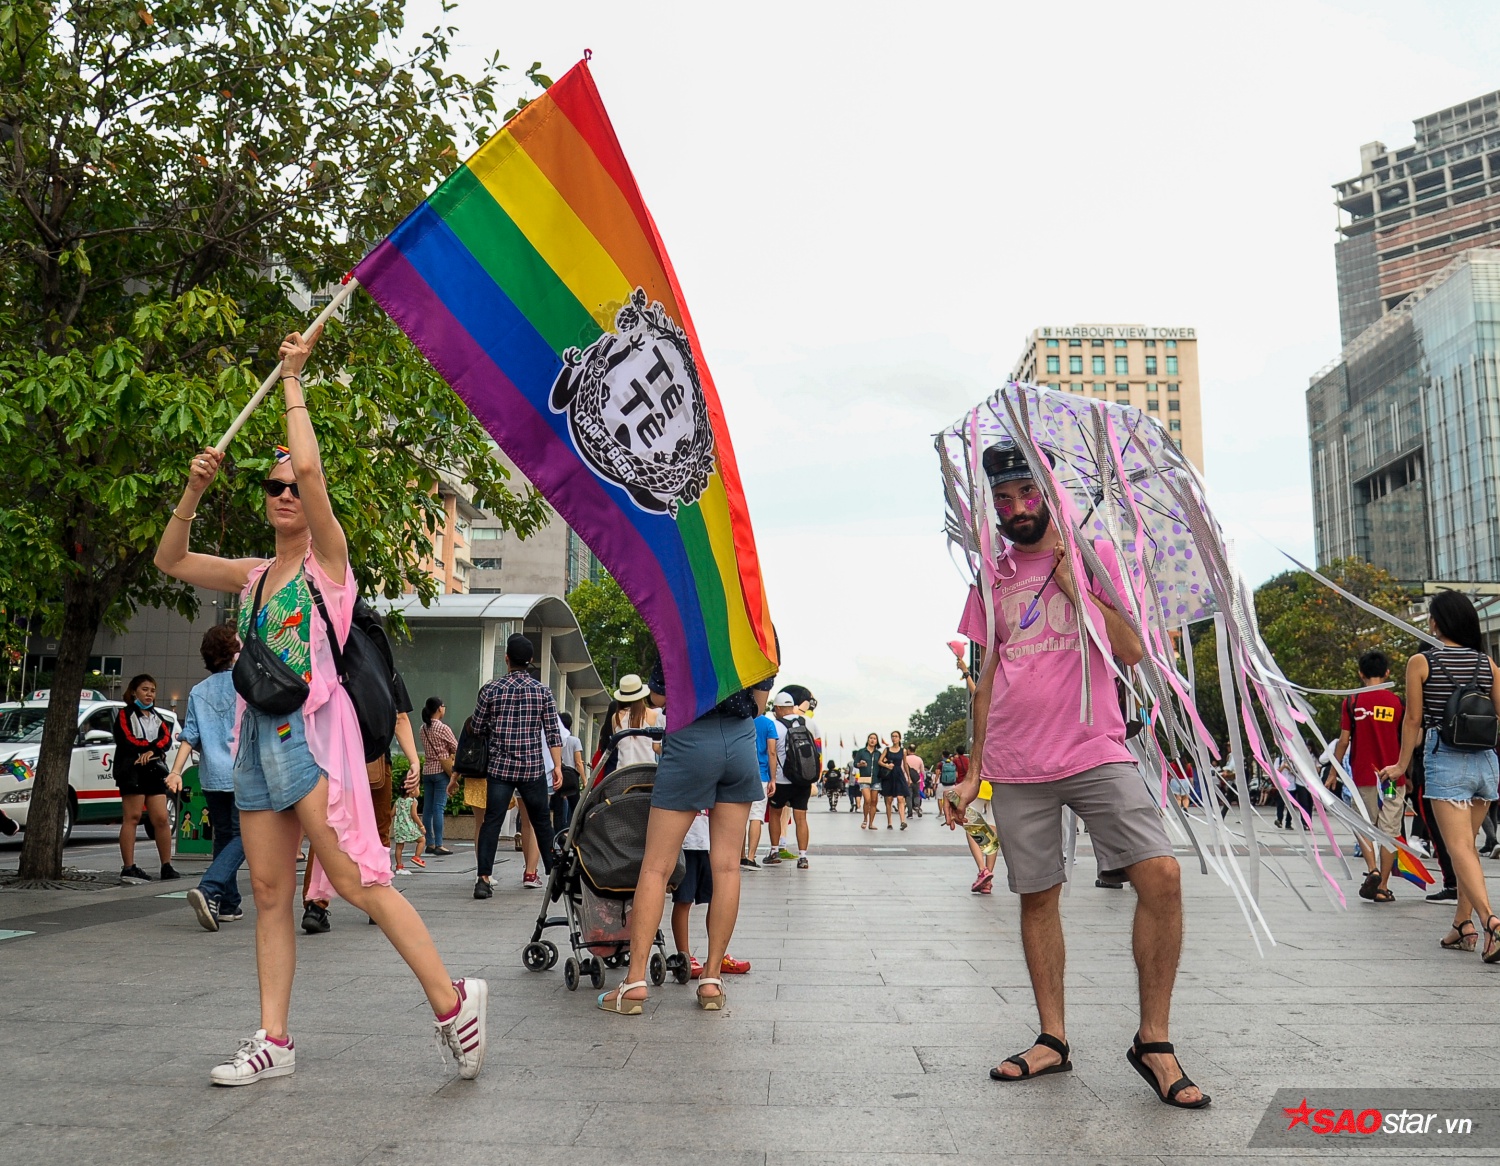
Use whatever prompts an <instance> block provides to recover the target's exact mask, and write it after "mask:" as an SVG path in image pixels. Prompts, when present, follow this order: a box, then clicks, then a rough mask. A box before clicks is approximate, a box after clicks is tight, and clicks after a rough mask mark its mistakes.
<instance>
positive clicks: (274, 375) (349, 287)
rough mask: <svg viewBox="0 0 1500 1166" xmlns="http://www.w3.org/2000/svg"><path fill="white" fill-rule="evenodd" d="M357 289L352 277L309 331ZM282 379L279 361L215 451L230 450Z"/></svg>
mask: <svg viewBox="0 0 1500 1166" xmlns="http://www.w3.org/2000/svg"><path fill="white" fill-rule="evenodd" d="M357 287H359V280H357V279H355V278H354V277H353V276H352V275H351V276H350V277H349V280H348V282H347V283H345V284H344V285H343V287H341V288H339V290H338V291H336V292H334V293H333V298H332V299H331V300H329V301H328V303H327V304H326V305H325V306H324V308H323V310H322V311H321V312H319V313H318V318H317V319H316V320H314V321H313V322H312V323H311V324H310V325H309V326H308V329H307V331H308V332H316V331H317V330H318V329H319V328H321V327H322V326H323V325H324V324H326V323H327V322H328V317H329V316H331V315H333V313H334V312H335V311H337V310H338V307H339V305H340V304H342V303H343V302H344V301H345V300H347V299H348V298H349V297H350V296H352V295H353V294H354V290H355V289H356V288H357ZM280 377H281V361H279V360H278V361H277V362H276V367H275V368H273V369H272V370H271V375H270V376H268V377H267V378H266V379H265V380H263V381H261V383H260V388H259V389H257V390H256V392H255V396H253V397H251V398H250V400H248V401H246V402H245V407H244V408H243V409H241V410H240V415H239V416H238V417H236V418H235V419H234V421H233V422H232V423H231V424H230V426H229V428H228V429H227V430H225V431H224V436H223V437H221V438H219V440H218V442H217V444H215V445H214V449H216V450H218V451H219V452H220V453H223V452H224V451H225V450H226V449H228V448H229V443H230V442H231V441H233V440H234V435H235V434H236V433H238V432H239V431H240V430H241V429H242V428H244V425H245V422H246V421H248V420H250V414H252V413H254V412H255V409H256V406H258V405H259V404H260V403H261V402H262V401H264V400H265V399H266V394H267V393H269V392H270V391H271V386H272V385H274V384H275V383H276V382H277V380H279V379H280Z"/></svg>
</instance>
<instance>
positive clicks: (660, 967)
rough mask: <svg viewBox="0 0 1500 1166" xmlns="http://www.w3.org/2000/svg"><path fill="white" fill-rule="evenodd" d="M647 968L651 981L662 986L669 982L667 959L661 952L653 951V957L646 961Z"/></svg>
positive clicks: (657, 985)
mask: <svg viewBox="0 0 1500 1166" xmlns="http://www.w3.org/2000/svg"><path fill="white" fill-rule="evenodd" d="M646 970H647V971H648V972H649V973H650V976H651V983H652V984H653V985H655V986H656V987H658V988H660V987H661V986H662V985H663V984H665V983H666V982H667V961H666V959H665V958H663V956H662V954H661V952H659V951H653V952H652V953H651V958H650V959H649V960H647V961H646Z"/></svg>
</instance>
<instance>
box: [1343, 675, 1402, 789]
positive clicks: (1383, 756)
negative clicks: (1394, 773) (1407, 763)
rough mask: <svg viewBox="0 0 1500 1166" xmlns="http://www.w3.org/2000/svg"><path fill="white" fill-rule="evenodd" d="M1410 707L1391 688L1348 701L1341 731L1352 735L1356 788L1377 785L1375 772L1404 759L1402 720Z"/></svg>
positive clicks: (1351, 760) (1345, 703)
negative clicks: (1402, 753) (1402, 756)
mask: <svg viewBox="0 0 1500 1166" xmlns="http://www.w3.org/2000/svg"><path fill="white" fill-rule="evenodd" d="M1405 715H1406V706H1405V705H1403V704H1402V703H1401V698H1400V697H1399V696H1397V695H1396V694H1395V693H1393V692H1392V691H1391V690H1390V689H1389V688H1380V689H1375V690H1373V691H1366V692H1360V693H1356V694H1355V695H1354V696H1349V697H1345V698H1344V703H1343V704H1342V705H1341V706H1340V709H1339V728H1340V729H1341V730H1343V731H1344V732H1346V733H1348V734H1349V769H1350V771H1351V772H1352V773H1353V774H1354V784H1355V785H1363V786H1368V785H1374V784H1375V782H1376V777H1375V771H1376V770H1377V769H1381V768H1384V767H1385V766H1387V765H1394V764H1396V762H1397V761H1398V760H1400V757H1401V718H1402V717H1404V716H1405Z"/></svg>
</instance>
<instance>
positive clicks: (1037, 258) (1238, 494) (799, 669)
mask: <svg viewBox="0 0 1500 1166" xmlns="http://www.w3.org/2000/svg"><path fill="white" fill-rule="evenodd" d="M410 12H411V15H412V19H413V22H414V24H415V25H416V26H425V25H429V24H432V23H436V22H439V21H444V22H447V23H453V24H456V25H458V27H459V33H458V35H457V36H456V38H455V40H456V42H457V43H458V44H459V45H460V46H461V47H460V50H459V55H458V63H459V64H460V65H472V63H473V62H475V61H477V60H478V59H479V58H480V57H482V56H488V55H489V54H490V53H493V52H497V51H498V52H499V54H500V56H501V59H502V60H505V61H506V62H508V63H510V64H512V65H513V66H515V67H516V68H517V69H520V68H523V67H524V66H525V65H527V64H529V63H530V62H531V61H533V60H540V61H541V62H543V64H544V67H545V68H546V70H547V71H549V72H551V73H552V74H553V75H554V76H556V75H559V74H561V73H562V72H564V71H565V70H566V69H567V68H568V67H570V66H571V65H572V64H573V63H574V62H575V61H576V60H577V59H578V58H579V57H580V56H581V55H582V52H583V50H584V48H585V47H587V48H591V49H592V50H593V52H594V57H593V61H592V62H591V67H592V69H593V72H594V76H595V78H596V80H597V82H598V85H599V89H600V91H601V93H602V95H603V98H604V102H605V104H606V106H607V107H608V109H609V112H610V116H611V117H612V119H613V121H614V124H615V128H616V131H617V132H618V134H619V137H620V139H621V142H622V144H623V146H624V150H625V154H626V156H627V157H628V158H629V160H630V163H631V166H632V168H633V169H634V171H635V175H636V179H637V181H638V182H639V184H640V186H641V189H642V191H643V193H644V196H645V199H646V203H647V205H648V206H650V207H651V209H652V212H653V214H654V215H655V217H656V221H657V223H658V225H659V226H660V228H661V231H662V235H663V237H664V239H665V241H666V245H667V248H668V250H669V252H670V253H671V256H672V259H673V262H674V263H675V265H676V267H677V271H678V274H679V276H680V278H681V281H682V285H683V289H684V293H685V295H686V297H687V301H688V304H689V306H690V308H691V310H692V313H693V316H694V319H695V321H696V323H697V325H698V330H699V336H700V339H701V341H702V344H703V349H704V352H705V354H706V356H707V360H708V363H709V366H710V367H711V368H712V370H713V374H714V378H715V380H716V382H717V384H718V387H719V392H720V394H721V396H722V398H723V401H724V408H725V411H726V413H727V415H728V418H729V424H730V430H731V433H732V435H733V439H734V443H735V448H736V450H737V452H738V456H739V460H740V465H741V469H742V472H743V475H744V479H745V487H746V491H747V493H748V495H749V501H750V509H751V514H752V517H753V519H754V522H755V529H756V535H757V539H758V542H759V546H760V550H761V554H762V556H763V559H764V563H765V571H766V577H767V584H768V587H769V591H770V599H771V608H772V614H773V616H774V618H775V620H776V623H777V626H778V628H779V629H780V633H781V642H782V646H783V651H784V656H785V666H784V669H783V672H782V678H783V679H784V680H786V681H798V682H801V683H804V684H806V685H807V686H808V687H809V688H811V689H812V690H813V691H814V692H815V693H816V694H817V696H818V699H819V702H820V709H819V716H818V719H819V721H820V722H821V724H822V727H823V729H824V731H825V736H827V737H830V738H831V739H832V740H833V742H834V744H835V753H836V754H837V755H838V756H840V757H841V758H844V757H847V750H845V751H844V752H842V753H839V752H838V750H837V741H838V738H839V737H840V736H842V737H843V739H844V741H845V744H846V745H847V746H848V747H851V748H852V745H853V739H854V738H855V737H862V736H863V734H864V733H865V732H866V731H868V730H870V729H878V730H879V731H880V732H881V733H882V735H884V734H885V733H887V732H889V730H890V729H892V728H897V727H902V726H904V724H905V721H906V717H907V716H908V714H909V713H910V712H911V711H912V710H913V709H915V708H918V707H920V706H922V705H924V704H926V703H927V702H928V701H929V700H930V699H931V698H932V697H933V695H934V694H935V693H936V692H937V691H938V690H939V689H940V688H941V687H943V686H944V685H945V684H947V683H949V682H950V681H951V680H952V679H954V673H953V664H952V656H951V654H950V653H949V652H948V649H947V648H946V647H945V641H946V640H948V639H950V638H952V632H953V628H954V625H955V624H956V623H957V620H958V615H959V611H960V609H961V608H962V605H963V598H964V590H965V583H964V581H963V580H962V579H961V578H960V576H959V574H958V571H957V570H956V568H955V567H954V566H953V564H952V562H951V561H950V559H949V557H948V554H947V553H946V550H945V547H944V541H943V538H942V535H941V533H940V531H941V520H942V491H941V483H940V480H939V477H938V471H937V461H936V455H935V454H934V452H933V448H932V434H934V433H935V432H936V431H937V430H938V429H940V428H941V427H942V426H944V425H945V424H947V423H948V422H951V421H953V420H954V419H955V418H957V417H958V416H959V415H960V414H961V413H963V412H964V411H965V410H966V409H967V408H969V407H970V406H972V405H973V404H974V403H975V402H977V401H978V400H979V399H981V398H982V397H984V396H986V395H987V394H988V393H989V392H991V391H992V390H993V389H995V388H996V387H998V386H999V385H1000V384H1001V383H1002V381H1003V379H1004V377H1005V375H1006V374H1007V373H1008V372H1009V370H1010V368H1011V367H1012V365H1013V363H1014V361H1015V359H1016V357H1017V356H1018V355H1019V353H1020V351H1021V347H1022V344H1023V341H1024V338H1025V336H1026V334H1027V333H1028V332H1029V331H1030V329H1031V328H1033V327H1035V326H1037V325H1038V324H1042V323H1075V322H1079V323H1081V322H1110V323H1139V324H1158V325H1191V326H1193V327H1196V328H1197V329H1198V335H1199V337H1200V340H1199V356H1200V366H1201V373H1202V381H1203V417H1204V446H1205V459H1206V461H1207V467H1206V468H1207V478H1208V485H1209V491H1210V496H1211V499H1212V502H1213V505H1214V507H1215V510H1216V513H1217V515H1218V517H1219V519H1220V521H1221V522H1222V523H1223V524H1224V526H1225V527H1226V529H1227V530H1228V532H1229V533H1230V535H1231V537H1232V538H1233V539H1234V540H1235V549H1236V552H1237V554H1238V556H1239V560H1240V563H1241V566H1242V569H1243V570H1244V571H1245V572H1246V574H1247V575H1249V576H1250V578H1251V580H1252V582H1260V581H1262V580H1264V579H1265V578H1267V577H1269V576H1270V575H1272V574H1274V573H1276V572H1277V571H1279V570H1281V569H1282V567H1283V566H1284V561H1283V560H1281V559H1280V556H1279V555H1278V553H1277V551H1276V549H1275V547H1284V548H1285V549H1286V550H1288V551H1290V552H1291V553H1293V554H1296V555H1297V556H1298V557H1303V556H1311V554H1312V519H1311V513H1312V511H1311V498H1310V493H1309V487H1308V469H1307V442H1306V425H1305V414H1304V408H1303V393H1304V390H1305V389H1306V387H1307V383H1308V377H1309V376H1310V374H1312V373H1313V372H1315V371H1316V370H1317V369H1318V368H1320V367H1321V366H1322V365H1324V364H1325V363H1327V362H1328V361H1329V360H1331V359H1332V358H1333V357H1334V356H1336V355H1337V352H1338V336H1339V333H1338V305H1337V300H1336V297H1335V285H1334V267H1333V242H1334V226H1335V222H1336V217H1335V213H1334V207H1333V202H1332V191H1331V190H1330V185H1331V184H1332V183H1334V182H1336V181H1338V180H1340V179H1344V178H1348V177H1351V176H1353V175H1354V174H1355V173H1357V172H1358V170H1359V146H1360V144H1361V143H1363V142H1368V141H1372V140H1375V139H1379V140H1382V141H1384V142H1385V143H1386V144H1387V145H1389V146H1392V147H1395V146H1400V145H1406V144H1408V143H1409V142H1410V141H1411V139H1412V128H1411V122H1412V119H1413V118H1416V117H1419V116H1422V115H1424V114H1427V113H1431V112H1433V111H1435V110H1438V109H1441V108H1443V107H1445V106H1448V105H1452V104H1456V103H1457V102H1460V101H1465V100H1467V99H1469V98H1471V97H1474V96H1478V95H1479V94H1482V93H1486V92H1489V91H1491V90H1493V89H1496V88H1500V64H1497V62H1500V53H1497V49H1500V45H1497V40H1500V35H1497V34H1500V5H1497V4H1495V3H1493V0H1490V2H1483V3H1480V2H1468V0H1445V2H1442V3H1414V2H1412V0H1405V2H1401V3H1397V2H1394V0H1374V2H1366V3H1354V2H1353V0H1349V2H1333V0H1321V2H1320V0H1290V2H1289V0H1261V2H1260V3H1258V4H1255V5H1233V6H1231V5H1204V4H1201V3H1167V2H1151V0H1137V2H1136V3H1133V4H1129V5H1123V4H1118V3H1067V2H1058V0H1054V2H1053V3H1050V4H1046V5H1038V4H1032V3H1027V4H1015V3H1003V2H1002V3H995V2H993V0H991V2H989V3H983V4H957V3H932V2H929V3H926V4H922V5H913V4H910V3H902V4H885V3H871V2H868V0H867V2H865V3H862V4H859V5H854V4H839V5H835V4H820V3H817V2H816V0H813V2H809V0H800V2H797V3H784V2H780V0H764V2H762V3H760V4H757V5H753V6H749V5H733V6H730V5H711V4H703V3H701V2H699V3H695V4H673V3H653V4H629V3H619V2H613V3H592V2H589V3H584V2H577V0H563V2H559V3H551V4H538V3H535V2H527V3H510V2H499V0H484V2H479V0H466V2H464V3H461V4H460V5H459V6H458V7H457V9H456V10H455V11H453V12H452V13H450V14H449V15H448V16H447V17H446V18H445V17H443V16H442V15H441V13H440V12H439V6H438V4H437V3H435V2H429V0H416V2H414V3H413V4H412V5H411V7H410ZM1292 679H1296V677H1293V678H1292Z"/></svg>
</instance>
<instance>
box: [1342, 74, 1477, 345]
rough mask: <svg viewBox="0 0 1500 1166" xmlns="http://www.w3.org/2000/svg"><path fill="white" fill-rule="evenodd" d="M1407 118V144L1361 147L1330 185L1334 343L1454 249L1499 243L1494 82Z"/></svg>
mask: <svg viewBox="0 0 1500 1166" xmlns="http://www.w3.org/2000/svg"><path fill="white" fill-rule="evenodd" d="M1412 125H1413V129H1414V137H1415V140H1414V141H1413V143H1412V144H1411V145H1410V146H1405V147H1403V148H1401V149H1399V150H1388V149H1386V147H1385V144H1384V143H1382V142H1370V143H1368V144H1366V145H1364V146H1361V147H1360V151H1359V162H1360V167H1359V174H1358V175H1356V176H1355V177H1353V178H1350V179H1348V180H1347V181H1345V182H1340V183H1337V184H1335V186H1334V190H1335V192H1336V194H1337V198H1336V199H1335V203H1336V205H1337V206H1338V211H1339V228H1338V231H1339V239H1338V242H1337V243H1335V244H1334V260H1335V267H1336V269H1337V272H1338V289H1339V292H1338V294H1339V326H1340V331H1341V336H1340V338H1339V342H1340V343H1341V344H1346V345H1347V344H1349V343H1351V342H1352V341H1353V340H1354V339H1355V338H1356V337H1357V336H1359V334H1360V333H1361V332H1363V331H1364V330H1365V329H1366V328H1368V327H1369V326H1370V325H1371V324H1373V323H1375V322H1376V321H1377V320H1379V319H1380V318H1381V316H1383V315H1384V314H1385V313H1387V312H1389V311H1391V310H1392V309H1393V308H1395V307H1396V306H1397V305H1398V304H1399V303H1401V301H1402V300H1404V299H1405V298H1406V297H1407V296H1409V295H1411V294H1412V293H1413V292H1414V291H1416V290H1417V289H1418V288H1419V287H1421V286H1423V284H1425V283H1426V282H1427V281H1428V280H1429V279H1431V278H1432V277H1433V276H1434V275H1435V274H1437V272H1439V271H1440V270H1442V268H1443V267H1445V266H1446V265H1447V264H1448V262H1449V261H1450V260H1451V259H1452V258H1453V257H1454V256H1455V255H1457V254H1459V253H1461V252H1463V251H1466V250H1468V249H1469V248H1471V247H1486V246H1488V247H1494V246H1500V91H1497V92H1495V93H1486V94H1485V95H1484V96H1483V97H1476V98H1474V99H1473V100H1472V101H1466V102H1464V103H1463V104H1461V105H1455V106H1453V107H1452V108H1450V109H1443V110H1439V111H1438V112H1437V113H1433V114H1428V115H1427V116H1426V117H1422V118H1418V119H1417V120H1416V121H1415V122H1413V123H1412Z"/></svg>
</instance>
